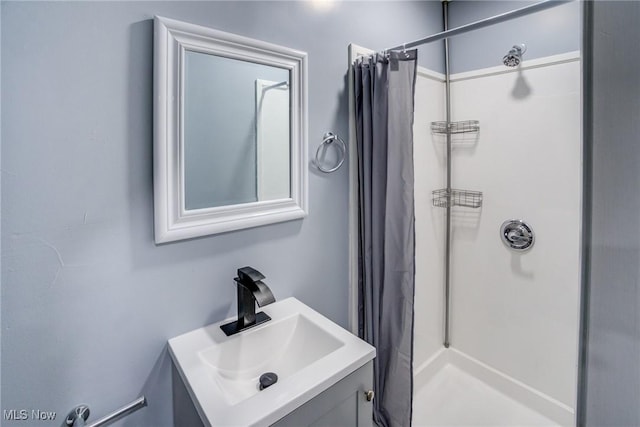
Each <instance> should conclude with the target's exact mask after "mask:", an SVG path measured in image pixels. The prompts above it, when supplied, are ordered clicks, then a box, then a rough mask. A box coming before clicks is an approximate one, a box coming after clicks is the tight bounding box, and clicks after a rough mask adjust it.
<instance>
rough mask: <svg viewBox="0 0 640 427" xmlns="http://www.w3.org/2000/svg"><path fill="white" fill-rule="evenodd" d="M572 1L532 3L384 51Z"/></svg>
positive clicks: (439, 38)
mask: <svg viewBox="0 0 640 427" xmlns="http://www.w3.org/2000/svg"><path fill="white" fill-rule="evenodd" d="M445 1H448V0H445ZM572 1H574V0H544V1H541V2H539V3H534V4H531V5H529V6H525V7H521V8H520V9H515V10H512V11H509V12H505V13H501V14H499V15H495V16H492V17H489V18H485V19H481V20H479V21H475V22H471V23H469V24H465V25H461V26H459V27H456V28H452V29H450V30H446V31H442V32H440V33H436V34H433V35H430V36H428V37H425V38H423V39H420V40H414V41H412V42H409V43H405V44H401V45H400V46H396V47H392V48H390V49H386V50H387V51H389V50H398V49H409V48H412V47H416V46H420V45H421V44H425V43H430V42H434V41H437V40H442V39H446V38H448V37H453V36H457V35H459V34H464V33H467V32H469V31H473V30H477V29H479V28H484V27H488V26H489V25H493V24H498V23H500V22H504V21H509V20H511V19H514V18H520V17H521V16H526V15H529V14H531V13H535V12H540V11H542V10H546V9H551V8H552V7H556V6H560V5H563V4H565V3H571V2H572Z"/></svg>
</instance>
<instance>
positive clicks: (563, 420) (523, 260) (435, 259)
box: [414, 52, 582, 425]
mask: <svg viewBox="0 0 640 427" xmlns="http://www.w3.org/2000/svg"><path fill="white" fill-rule="evenodd" d="M443 78H444V76H442V75H438V74H437V73H433V72H430V71H428V70H424V69H422V70H420V72H419V74H418V78H417V84H416V100H415V105H416V111H415V125H414V161H415V201H416V258H417V260H418V262H417V263H416V305H415V307H416V315H415V316H416V319H415V349H414V357H415V360H414V366H415V372H416V383H415V391H416V394H418V393H419V390H420V387H422V386H423V385H424V384H425V382H427V381H428V380H429V378H432V376H431V375H429V374H427V372H428V371H430V370H431V371H432V370H433V367H434V366H435V365H433V364H430V362H434V361H439V362H438V363H441V362H442V361H443V360H445V361H446V363H451V364H453V365H455V366H458V365H459V363H454V362H451V360H454V361H457V362H460V360H465V361H466V365H465V366H467V367H469V366H473V364H474V363H476V364H477V366H476V369H475V370H473V369H472V370H471V371H469V370H468V369H467V370H465V371H466V372H467V373H471V374H472V375H474V376H475V375H476V374H478V372H485V373H486V372H492V373H494V374H496V375H489V374H488V375H484V376H482V377H481V378H480V379H482V380H483V381H485V382H488V384H489V385H490V386H492V387H494V388H496V389H497V390H499V391H501V392H503V393H504V392H505V391H504V390H505V388H504V383H505V381H506V382H507V383H508V382H509V381H510V382H511V385H510V386H511V389H509V388H507V389H508V390H512V392H513V391H514V390H520V391H521V392H520V393H512V394H509V395H510V396H511V397H514V398H516V399H517V398H518V396H519V398H520V400H521V401H522V403H523V404H525V405H527V406H529V407H532V409H534V410H536V411H540V412H541V413H543V415H545V416H546V417H548V418H550V419H553V420H554V421H555V422H557V423H558V424H561V425H567V424H574V423H575V421H574V408H575V401H576V387H577V386H576V384H577V362H578V356H577V354H578V353H577V346H578V329H579V326H578V325H579V322H578V316H579V303H580V233H581V194H582V189H581V185H582V144H581V135H580V129H581V127H580V115H581V107H580V105H581V97H580V61H579V52H571V53H568V54H563V55H555V56H551V57H546V58H540V59H535V60H527V61H524V62H523V66H521V67H520V68H519V69H507V68H505V67H503V66H499V67H492V68H487V69H483V70H476V71H472V72H466V73H460V74H455V75H452V76H451V81H452V83H451V104H452V120H453V121H456V120H472V119H473V120H479V121H480V132H479V134H478V135H477V139H476V140H466V141H465V142H464V143H461V144H456V143H455V142H454V146H453V154H452V163H453V168H452V171H453V175H452V181H453V187H454V188H462V189H470V190H479V191H483V193H484V205H483V207H482V208H481V209H478V210H475V209H468V208H454V209H453V216H452V274H451V292H452V294H451V295H452V302H451V307H452V312H451V343H452V347H453V348H454V349H455V350H450V351H453V352H456V354H457V355H458V356H460V355H461V356H460V357H455V358H453V359H451V356H450V355H447V354H446V353H447V352H446V351H445V352H444V353H443V352H442V350H441V349H442V336H443V334H442V325H443V316H444V311H443V301H444V292H443V265H444V226H445V218H444V213H445V211H444V209H442V208H436V207H432V205H431V197H430V196H431V191H432V190H435V189H438V188H443V187H445V182H446V152H445V142H444V139H443V138H439V137H438V136H436V135H432V134H431V132H430V129H429V125H430V122H431V121H436V120H442V119H443V118H444V108H445V99H444V84H443ZM511 218H519V219H524V220H527V221H529V222H530V224H531V225H532V226H533V228H534V232H535V233H536V240H537V241H536V244H535V246H534V247H533V248H532V250H530V251H528V252H526V253H524V254H516V253H515V252H512V251H510V250H508V249H507V248H506V247H505V246H504V245H503V243H502V242H501V241H500V239H499V227H500V225H501V224H502V222H503V221H504V220H507V219H511ZM436 355H439V356H438V357H436ZM446 363H445V364H446ZM430 367H431V368H430ZM485 367H486V369H484V368H485ZM501 384H502V385H501ZM523 390H524V391H523ZM527 390H528V391H530V392H526V391H527ZM514 394H515V395H514ZM532 396H539V397H540V399H542V400H541V401H542V402H546V403H547V404H549V405H551V406H548V405H547V406H545V405H539V404H536V401H537V402H538V403H539V402H540V400H539V399H538V400H536V399H533V400H532V399H531V397H532ZM453 398H455V396H452V399H453ZM419 404H420V402H414V405H419ZM545 408H546V409H545ZM552 408H555V409H553V410H552ZM496 409H498V408H496ZM416 421H417V420H416Z"/></svg>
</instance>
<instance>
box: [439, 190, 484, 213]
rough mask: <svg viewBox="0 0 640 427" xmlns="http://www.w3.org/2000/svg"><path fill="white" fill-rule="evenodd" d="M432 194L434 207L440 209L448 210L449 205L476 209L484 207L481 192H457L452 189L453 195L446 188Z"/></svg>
mask: <svg viewBox="0 0 640 427" xmlns="http://www.w3.org/2000/svg"><path fill="white" fill-rule="evenodd" d="M432 194H433V199H432V201H433V206H436V207H439V208H447V207H449V203H451V206H463V207H466V208H474V209H477V208H479V207H481V206H482V192H481V191H471V190H457V189H454V188H452V189H451V194H449V192H448V191H447V189H446V188H442V189H440V190H434V191H433V192H432ZM449 201H451V202H449Z"/></svg>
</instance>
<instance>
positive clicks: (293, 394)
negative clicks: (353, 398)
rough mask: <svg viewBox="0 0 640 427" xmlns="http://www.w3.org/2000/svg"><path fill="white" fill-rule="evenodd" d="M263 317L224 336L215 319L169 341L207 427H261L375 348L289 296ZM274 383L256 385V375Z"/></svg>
mask: <svg viewBox="0 0 640 427" xmlns="http://www.w3.org/2000/svg"><path fill="white" fill-rule="evenodd" d="M263 311H264V312H265V313H266V314H268V315H269V316H270V317H271V320H270V321H268V322H266V323H263V324H261V325H258V326H255V327H253V328H251V329H248V330H246V331H244V332H240V333H238V334H235V335H231V336H226V335H225V333H224V332H223V331H222V330H221V329H220V325H222V324H224V323H227V322H228V321H229V320H230V319H227V320H225V321H223V322H219V323H215V324H212V325H209V326H205V327H203V328H200V329H196V330H195V331H192V332H188V333H186V334H184V335H180V336H178V337H175V338H172V339H170V340H169V351H170V353H171V357H172V358H173V361H174V363H175V366H176V368H177V370H178V372H179V373H180V376H181V377H182V380H183V382H184V384H185V386H186V388H187V390H188V392H189V395H190V397H191V400H192V401H193V403H194V406H195V408H196V410H197V411H198V414H199V415H200V418H201V419H202V421H203V423H204V424H205V425H211V426H218V425H219V426H268V425H270V424H273V423H274V422H276V421H277V420H279V419H280V418H282V417H284V416H285V415H287V414H288V413H289V412H291V411H293V410H294V409H296V408H297V407H299V406H301V405H302V404H304V403H305V402H306V401H308V400H310V399H311V398H313V397H315V396H316V395H318V394H320V393H321V392H322V391H324V390H326V389H327V388H329V387H330V386H332V385H333V384H335V383H337V382H338V381H340V380H341V379H342V378H344V377H345V376H347V375H349V374H350V373H352V372H353V371H355V370H356V369H358V368H360V367H361V366H363V365H364V364H365V363H367V362H368V361H370V360H371V359H373V358H374V357H375V349H374V348H373V347H372V346H370V345H369V344H367V343H365V342H364V341H362V340H361V339H359V338H358V337H356V336H354V335H352V334H351V333H349V332H347V331H346V330H344V329H342V328H341V327H340V326H338V325H336V324H335V323H333V322H332V321H330V320H329V319H327V318H326V317H324V316H322V315H321V314H319V313H317V312H316V311H314V310H313V309H311V308H310V307H308V306H306V305H305V304H303V303H301V302H300V301H298V300H297V299H295V298H288V299H285V300H282V301H279V302H276V303H273V304H270V305H268V306H265V307H264V309H263ZM267 372H273V373H275V374H276V375H277V376H278V381H277V382H276V383H275V384H273V385H271V386H269V387H268V388H264V389H263V390H260V387H259V382H260V381H259V380H260V376H261V375H263V374H265V373H267Z"/></svg>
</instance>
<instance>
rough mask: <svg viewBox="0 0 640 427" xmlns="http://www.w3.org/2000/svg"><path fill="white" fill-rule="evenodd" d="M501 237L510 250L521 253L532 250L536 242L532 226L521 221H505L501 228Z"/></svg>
mask: <svg viewBox="0 0 640 427" xmlns="http://www.w3.org/2000/svg"><path fill="white" fill-rule="evenodd" d="M500 236H501V237H502V241H503V242H504V244H505V245H506V246H507V247H508V248H509V249H513V250H515V251H520V252H521V251H526V250H527V249H531V246H533V242H534V234H533V230H532V228H531V226H530V225H529V224H527V223H526V222H524V221H522V220H519V219H511V220H508V221H505V222H504V223H503V224H502V227H500Z"/></svg>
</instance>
